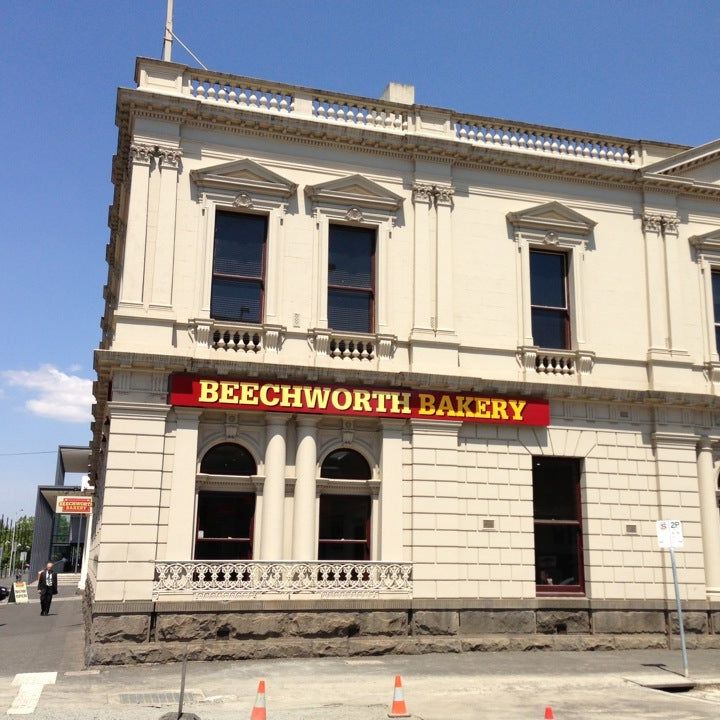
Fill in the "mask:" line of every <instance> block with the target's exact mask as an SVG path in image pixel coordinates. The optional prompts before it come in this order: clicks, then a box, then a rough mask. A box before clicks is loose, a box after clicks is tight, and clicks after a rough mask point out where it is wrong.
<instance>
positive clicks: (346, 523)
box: [318, 448, 372, 560]
mask: <svg viewBox="0 0 720 720" xmlns="http://www.w3.org/2000/svg"><path fill="white" fill-rule="evenodd" d="M320 475H321V477H323V478H328V479H330V480H370V479H371V477H372V472H371V470H370V465H369V464H368V461H367V460H366V459H365V458H364V457H363V456H362V455H361V454H360V453H359V452H357V451H356V450H350V449H348V448H341V449H339V450H333V452H331V453H330V454H329V455H328V456H327V457H326V458H325V460H324V461H323V464H322V467H321V468H320ZM370 513H371V502H370V497H369V496H367V495H337V494H322V495H320V528H319V529H320V534H319V538H318V560H369V559H370Z"/></svg>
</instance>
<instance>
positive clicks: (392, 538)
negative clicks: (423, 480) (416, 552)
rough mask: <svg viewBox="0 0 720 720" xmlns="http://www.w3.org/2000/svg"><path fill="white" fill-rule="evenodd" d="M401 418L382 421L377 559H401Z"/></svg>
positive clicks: (387, 560)
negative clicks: (378, 554) (378, 549)
mask: <svg viewBox="0 0 720 720" xmlns="http://www.w3.org/2000/svg"><path fill="white" fill-rule="evenodd" d="M404 427H405V421H404V420H382V421H381V434H382V444H381V450H380V498H379V507H380V523H379V536H380V537H379V542H380V557H379V558H378V559H379V560H383V561H385V562H391V561H401V560H402V559H403V523H402V516H403V493H402V435H403V429H404Z"/></svg>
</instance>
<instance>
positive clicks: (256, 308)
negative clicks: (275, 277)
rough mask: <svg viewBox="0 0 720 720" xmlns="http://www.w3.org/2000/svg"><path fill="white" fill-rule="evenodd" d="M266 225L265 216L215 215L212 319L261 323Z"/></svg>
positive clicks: (226, 213)
mask: <svg viewBox="0 0 720 720" xmlns="http://www.w3.org/2000/svg"><path fill="white" fill-rule="evenodd" d="M267 225H268V223H267V216H265V215H251V214H248V213H237V212H228V211H224V210H218V211H217V213H216V214H215V243H214V253H213V274H212V291H211V299H210V315H211V317H212V318H213V319H215V320H227V321H230V322H248V323H261V322H262V321H263V297H264V293H265V247H266V240H267Z"/></svg>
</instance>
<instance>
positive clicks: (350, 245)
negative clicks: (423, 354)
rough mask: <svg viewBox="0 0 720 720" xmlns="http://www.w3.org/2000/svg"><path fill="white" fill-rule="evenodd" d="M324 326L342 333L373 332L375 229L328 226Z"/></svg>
mask: <svg viewBox="0 0 720 720" xmlns="http://www.w3.org/2000/svg"><path fill="white" fill-rule="evenodd" d="M328 325H329V326H330V327H331V328H332V329H333V330H340V331H344V332H361V333H372V332H374V325H375V230H374V229H372V228H363V227H351V226H347V225H330V232H329V248H328Z"/></svg>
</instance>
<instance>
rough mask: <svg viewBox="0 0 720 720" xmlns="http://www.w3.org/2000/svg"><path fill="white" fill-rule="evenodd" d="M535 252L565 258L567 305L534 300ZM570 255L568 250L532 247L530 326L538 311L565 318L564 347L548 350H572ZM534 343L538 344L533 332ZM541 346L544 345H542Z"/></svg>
mask: <svg viewBox="0 0 720 720" xmlns="http://www.w3.org/2000/svg"><path fill="white" fill-rule="evenodd" d="M534 254H538V255H540V254H542V255H556V256H560V257H562V259H563V286H564V290H565V293H564V294H565V307H558V306H553V305H534V304H533V302H532V282H533V278H532V256H533V255H534ZM569 261H570V257H569V252H568V251H563V250H544V249H540V248H534V247H531V248H530V257H529V262H530V327H531V328H532V326H533V320H534V318H535V314H536V311H538V312H542V313H553V314H555V315H559V316H561V317H562V319H563V326H564V333H563V334H564V336H565V341H564V344H563V345H562V347H558V348H545V349H547V350H570V349H571V348H572V323H571V318H570V282H569V279H570V262H569ZM533 345H538V342H537V341H536V339H535V334H534V333H533ZM538 346H539V347H544V346H540V345H538Z"/></svg>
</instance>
